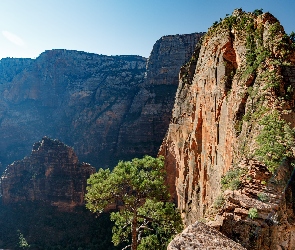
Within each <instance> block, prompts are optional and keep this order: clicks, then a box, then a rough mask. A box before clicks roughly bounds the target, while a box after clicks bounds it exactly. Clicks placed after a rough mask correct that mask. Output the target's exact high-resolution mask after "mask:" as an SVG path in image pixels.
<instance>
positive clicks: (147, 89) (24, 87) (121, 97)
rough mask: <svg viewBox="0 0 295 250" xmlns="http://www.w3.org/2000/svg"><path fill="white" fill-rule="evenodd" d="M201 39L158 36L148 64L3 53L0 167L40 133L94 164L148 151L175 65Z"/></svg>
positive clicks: (162, 124) (167, 110)
mask: <svg viewBox="0 0 295 250" xmlns="http://www.w3.org/2000/svg"><path fill="white" fill-rule="evenodd" d="M200 37H201V34H191V35H177V36H167V37H163V38H162V39H160V40H159V41H158V42H157V43H156V45H155V48H154V50H153V52H152V53H151V57H150V59H149V63H148V66H147V60H146V59H145V58H143V57H140V56H103V55H96V54H91V53H85V52H79V51H68V50H51V51H45V52H44V53H42V54H41V55H40V56H39V57H38V58H37V59H35V60H32V59H13V58H7V59H2V60H1V61H0V72H1V74H0V134H1V135H2V140H1V142H0V162H2V165H3V167H4V166H6V165H7V164H9V163H11V162H13V161H14V160H18V159H21V158H23V157H24V156H25V155H27V154H28V153H29V151H30V147H31V145H32V144H33V143H34V142H35V141H37V140H39V138H42V137H43V136H44V135H46V136H49V137H51V138H58V139H60V140H61V141H63V142H65V143H66V144H68V145H70V146H73V147H74V148H75V152H76V153H77V155H78V157H79V159H81V160H83V161H86V162H89V163H91V164H92V165H93V166H95V167H97V168H98V167H103V168H105V167H113V166H115V165H116V164H117V162H118V160H120V159H123V160H130V159H132V158H133V157H141V156H143V155H145V154H149V155H153V156H155V155H156V154H157V151H158V149H159V147H160V144H161V142H162V139H163V138H164V135H165V132H166V130H167V128H168V125H169V119H170V117H171V110H172V106H173V103H174V97H175V93H176V88H177V78H178V72H179V68H180V67H181V65H183V64H184V63H185V62H186V61H187V60H188V59H189V55H190V54H191V53H192V50H193V48H194V46H195V44H196V42H197V41H198V40H199V38H200ZM172 59H173V60H172ZM145 75H147V76H146V78H145ZM154 78H155V79H154Z"/></svg>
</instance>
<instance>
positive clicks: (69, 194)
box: [1, 137, 95, 210]
mask: <svg viewBox="0 0 295 250" xmlns="http://www.w3.org/2000/svg"><path fill="white" fill-rule="evenodd" d="M94 172H95V169H94V168H93V167H92V166H91V165H90V164H88V163H79V160H78V157H77V156H76V154H75V152H74V150H73V148H71V147H68V146H67V145H65V144H63V143H62V142H60V141H58V140H52V139H49V138H47V137H44V138H43V139H42V141H40V142H37V143H35V144H34V145H33V149H32V153H31V155H30V156H29V157H25V158H24V159H23V160H20V161H15V162H14V163H12V164H11V165H9V166H8V167H7V168H6V170H5V172H4V173H3V175H2V177H1V194H2V202H3V204H5V205H7V204H11V203H16V202H29V201H41V202H44V203H45V204H46V203H48V204H51V205H53V206H57V207H59V209H61V210H71V209H72V208H74V207H76V206H81V205H84V196H85V192H86V182H87V179H88V178H89V176H90V175H91V174H93V173H94Z"/></svg>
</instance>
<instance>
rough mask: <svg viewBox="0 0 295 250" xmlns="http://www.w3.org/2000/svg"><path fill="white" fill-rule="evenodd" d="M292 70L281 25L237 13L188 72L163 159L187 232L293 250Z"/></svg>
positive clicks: (209, 38) (208, 40) (215, 31)
mask: <svg viewBox="0 0 295 250" xmlns="http://www.w3.org/2000/svg"><path fill="white" fill-rule="evenodd" d="M294 62H295V54H294V45H292V42H291V40H290V39H289V37H288V36H287V35H285V32H284V29H283V27H282V26H281V25H280V24H279V22H278V20H277V19H276V18H274V17H273V16H272V15H271V14H269V13H265V14H262V15H258V16H257V13H256V14H252V13H245V12H243V11H242V10H235V12H234V13H233V15H232V16H229V17H226V18H225V19H224V20H222V21H221V22H220V23H219V24H216V25H214V26H213V27H212V28H210V29H209V31H208V33H207V34H206V35H205V36H204V38H203V42H202V46H201V48H198V47H197V48H196V50H195V52H194V55H193V57H192V59H191V61H190V62H189V63H188V64H186V65H185V66H184V67H182V69H181V71H180V80H179V81H180V82H179V86H178V90H177V94H176V101H175V105H174V109H173V114H172V121H171V123H170V125H169V129H168V133H167V135H166V137H165V139H164V142H163V144H162V146H161V149H160V154H162V155H164V156H165V158H166V169H167V172H168V179H167V182H168V184H169V186H170V192H171V194H172V196H173V197H174V199H175V201H176V202H177V204H178V207H179V209H180V210H181V212H182V215H183V218H184V222H185V224H186V225H190V224H191V223H194V222H195V221H196V220H198V219H199V220H200V219H202V220H206V221H208V224H210V225H212V226H214V227H216V228H218V229H219V230H221V231H222V232H223V233H224V234H225V235H227V236H228V237H230V238H232V239H234V240H235V241H236V242H240V243H241V244H242V245H243V246H244V247H246V248H247V249H294V239H295V223H294V221H295V220H294V212H295V210H294V198H293V197H294V180H293V179H292V178H293V177H291V176H292V167H291V165H290V162H292V161H293V159H294V153H293V152H294V150H293V149H294V134H293V132H291V129H292V128H294V125H295V122H294V115H295V112H294V87H295V80H294V79H295V78H294V76H295V74H294V73H295V67H294ZM289 122H290V124H288V123H289ZM278 124H281V125H278ZM287 131H289V132H287ZM287 134H288V136H289V135H290V137H288V136H287ZM268 145H270V146H269V147H268ZM275 148H276V149H275ZM278 148H280V149H281V151H279V150H278ZM274 166H275V167H274ZM229 189H234V190H235V189H236V190H235V191H229ZM264 198H265V199H264ZM277 218H279V219H277ZM283 228H285V229H286V230H285V231H284V230H283Z"/></svg>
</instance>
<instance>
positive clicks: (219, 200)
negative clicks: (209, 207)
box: [213, 194, 225, 209]
mask: <svg viewBox="0 0 295 250" xmlns="http://www.w3.org/2000/svg"><path fill="white" fill-rule="evenodd" d="M224 204H225V199H224V197H223V195H222V194H221V195H219V196H217V198H216V199H215V201H214V203H213V207H214V208H215V209H219V208H221V207H222V206H223V205H224Z"/></svg>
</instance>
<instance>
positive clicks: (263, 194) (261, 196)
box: [257, 193, 269, 202]
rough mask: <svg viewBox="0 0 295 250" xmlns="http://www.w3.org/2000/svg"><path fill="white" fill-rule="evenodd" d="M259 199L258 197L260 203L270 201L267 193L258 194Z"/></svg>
mask: <svg viewBox="0 0 295 250" xmlns="http://www.w3.org/2000/svg"><path fill="white" fill-rule="evenodd" d="M257 197H258V199H259V200H260V201H262V202H267V201H269V197H268V195H267V194H266V193H258V194H257Z"/></svg>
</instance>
